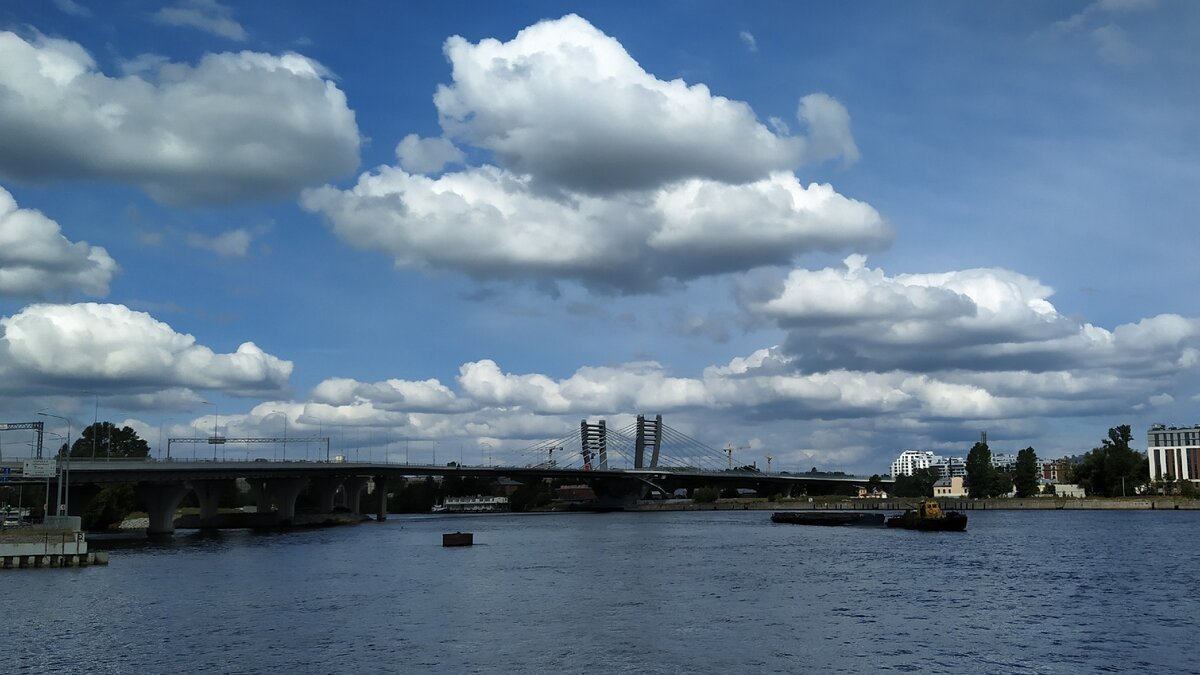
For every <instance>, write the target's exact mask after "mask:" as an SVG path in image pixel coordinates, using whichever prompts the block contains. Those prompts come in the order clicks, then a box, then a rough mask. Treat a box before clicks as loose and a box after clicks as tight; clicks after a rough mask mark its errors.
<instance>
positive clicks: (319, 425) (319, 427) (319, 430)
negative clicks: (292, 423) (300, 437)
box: [296, 413, 329, 462]
mask: <svg viewBox="0 0 1200 675" xmlns="http://www.w3.org/2000/svg"><path fill="white" fill-rule="evenodd" d="M306 417H307V418H308V419H310V420H316V421H317V438H321V436H323V435H324V434H323V433H322V425H323V423H322V422H321V418H320V417H317V416H316V415H313V414H312V413H304V414H303V415H300V416H299V417H297V418H296V421H297V422H304V418H306ZM304 447H305V450H304V458H305V459H308V449H307V448H308V444H307V443H306V444H305V445H304ZM317 447H318V448H320V447H321V446H317ZM317 457H320V455H317ZM325 461H326V462H328V461H329V444H328V443H326V444H325Z"/></svg>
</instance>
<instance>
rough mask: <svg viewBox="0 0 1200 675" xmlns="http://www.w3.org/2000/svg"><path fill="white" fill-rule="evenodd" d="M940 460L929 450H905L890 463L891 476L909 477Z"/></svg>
mask: <svg viewBox="0 0 1200 675" xmlns="http://www.w3.org/2000/svg"><path fill="white" fill-rule="evenodd" d="M941 459H942V458H941V457H938V456H937V455H935V454H933V452H932V451H930V450H924V451H922V450H905V451H904V452H902V453H900V456H899V457H897V458H896V461H894V462H892V476H893V477H895V476H911V475H913V472H914V471H916V470H917V469H928V468H929V467H931V466H933V465H935V464H937V463H938V462H939V461H941Z"/></svg>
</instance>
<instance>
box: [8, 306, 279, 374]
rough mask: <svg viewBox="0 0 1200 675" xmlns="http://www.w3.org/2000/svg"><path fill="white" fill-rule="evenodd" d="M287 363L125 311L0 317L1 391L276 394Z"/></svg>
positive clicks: (47, 311)
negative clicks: (207, 342)
mask: <svg viewBox="0 0 1200 675" xmlns="http://www.w3.org/2000/svg"><path fill="white" fill-rule="evenodd" d="M291 372H292V363H291V362H290V361H284V360H282V359H280V358H278V357H275V356H272V355H271V354H268V353H266V352H264V351H263V350H262V349H260V348H259V347H258V346H257V345H255V344H254V343H253V342H245V343H243V344H242V345H241V346H239V347H238V348H237V351H236V352H234V353H229V354H220V353H216V352H214V351H213V350H212V349H210V348H208V347H205V346H203V345H199V344H197V343H196V338H194V337H192V336H191V335H186V334H181V333H177V332H176V331H175V330H174V329H172V328H171V327H170V326H168V325H167V324H165V323H163V322H161V321H157V320H155V319H154V318H153V317H151V316H150V315H149V314H146V313H144V312H135V311H133V310H131V309H129V308H128V307H125V306H124V305H111V304H96V303H82V304H74V305H48V304H41V305H30V306H28V307H25V308H24V309H22V310H21V311H20V312H18V313H16V314H14V315H12V316H8V317H4V318H0V388H3V389H7V390H13V391H21V390H28V391H37V390H42V391H53V390H56V389H63V388H66V389H71V388H75V389H76V390H77V389H78V387H80V386H87V387H95V388H102V389H103V390H104V391H105V392H112V393H146V392H157V391H161V390H169V389H173V388H179V387H186V388H190V389H214V390H220V391H223V392H225V393H228V394H233V395H258V394H262V393H264V392H278V391H280V390H282V389H284V388H285V387H286V386H287V381H288V378H289V377H290V376H291Z"/></svg>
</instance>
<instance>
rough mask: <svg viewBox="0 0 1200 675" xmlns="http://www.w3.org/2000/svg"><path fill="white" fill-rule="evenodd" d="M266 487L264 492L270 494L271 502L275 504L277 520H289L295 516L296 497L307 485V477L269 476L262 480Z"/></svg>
mask: <svg viewBox="0 0 1200 675" xmlns="http://www.w3.org/2000/svg"><path fill="white" fill-rule="evenodd" d="M263 482H264V484H265V487H266V492H267V493H268V494H269V495H270V498H271V502H273V503H274V504H275V511H276V513H278V514H279V521H280V522H281V523H282V522H283V521H290V520H291V519H292V518H295V517H296V497H299V496H300V492H301V491H303V490H304V486H306V485H308V479H307V478H270V479H267V480H265V481H263Z"/></svg>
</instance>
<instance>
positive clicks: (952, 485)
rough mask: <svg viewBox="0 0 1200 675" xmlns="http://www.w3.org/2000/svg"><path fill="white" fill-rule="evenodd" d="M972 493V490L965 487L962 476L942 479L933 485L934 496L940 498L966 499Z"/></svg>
mask: <svg viewBox="0 0 1200 675" xmlns="http://www.w3.org/2000/svg"><path fill="white" fill-rule="evenodd" d="M970 492H971V490H970V488H968V487H966V486H965V485H963V479H962V477H960V476H955V477H953V478H942V479H941V480H939V481H938V482H936V483H934V484H933V496H934V497H938V498H955V497H966V496H967V495H968V494H969V493H970Z"/></svg>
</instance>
